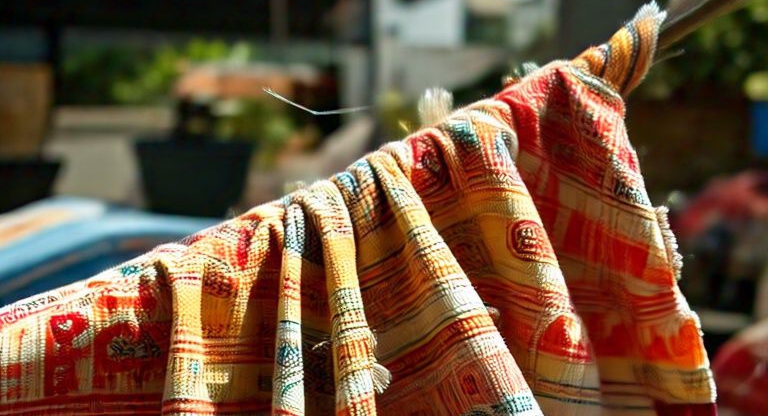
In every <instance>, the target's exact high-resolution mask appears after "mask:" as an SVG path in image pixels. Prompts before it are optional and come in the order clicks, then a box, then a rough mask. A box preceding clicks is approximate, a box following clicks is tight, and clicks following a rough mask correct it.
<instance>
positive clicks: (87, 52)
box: [62, 39, 255, 104]
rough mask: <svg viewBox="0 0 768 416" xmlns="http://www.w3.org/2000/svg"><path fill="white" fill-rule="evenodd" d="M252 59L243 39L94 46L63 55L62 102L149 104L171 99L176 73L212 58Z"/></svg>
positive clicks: (231, 61) (227, 59) (231, 60)
mask: <svg viewBox="0 0 768 416" xmlns="http://www.w3.org/2000/svg"><path fill="white" fill-rule="evenodd" d="M254 57H255V51H254V50H253V48H252V47H251V45H249V44H247V43H245V42H239V43H235V44H232V45H230V44H227V43H226V42H224V41H222V40H212V41H208V40H204V39H193V40H192V41H190V42H188V43H187V44H185V45H182V46H173V45H164V46H161V47H159V48H157V49H156V50H153V51H147V50H143V49H140V48H137V47H127V46H123V47H120V46H117V47H115V46H110V47H104V46H98V47H96V46H94V47H88V48H85V49H79V50H78V49H76V50H74V51H72V52H70V53H68V54H67V56H66V59H65V60H64V64H63V71H62V72H63V91H62V102H64V103H67V104H152V103H161V102H165V101H168V100H169V99H170V92H171V88H172V86H173V83H174V81H175V80H176V78H177V77H178V76H179V74H180V71H182V70H183V69H184V68H185V67H187V66H189V65H192V64H201V63H207V62H214V61H219V62H221V61H226V62H229V63H243V62H247V61H249V60H251V59H253V58H254Z"/></svg>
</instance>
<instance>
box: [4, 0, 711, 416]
mask: <svg viewBox="0 0 768 416" xmlns="http://www.w3.org/2000/svg"><path fill="white" fill-rule="evenodd" d="M661 20H663V13H661V12H659V10H658V8H656V7H655V6H647V7H645V8H643V9H642V10H641V12H640V13H639V14H638V16H637V17H636V19H635V20H633V21H631V22H630V23H628V25H627V27H625V28H624V29H622V30H621V31H620V32H619V33H618V34H617V35H616V36H615V37H614V38H613V39H612V40H611V41H610V42H609V43H608V44H607V45H610V47H608V46H603V47H599V48H596V49H592V50H590V51H588V52H586V53H585V54H584V55H582V56H581V57H579V58H577V59H576V60H574V61H572V62H565V61H560V62H555V63H552V64H550V65H548V66H545V67H543V68H541V69H537V70H535V71H533V72H532V73H530V74H528V75H526V76H525V77H523V78H522V79H519V80H516V81H515V82H513V83H511V84H510V85H507V86H506V87H505V88H504V90H503V91H502V92H500V93H499V94H498V95H497V96H495V97H493V98H491V99H488V100H485V101H481V102H478V103H475V104H472V105H470V106H468V107H466V108H463V109H460V110H458V111H456V112H454V113H453V114H451V115H450V116H448V117H447V118H446V119H444V120H442V121H441V122H439V123H437V124H436V125H433V126H429V127H426V128H424V129H422V130H420V131H418V132H416V133H414V134H413V135H411V136H409V137H407V138H405V139H404V140H402V141H399V142H394V143H390V144H388V145H386V146H384V147H383V148H382V149H381V150H379V151H377V152H375V153H372V154H370V155H368V156H366V157H365V158H363V159H361V160H360V161H359V162H357V163H355V164H354V165H352V166H351V167H349V169H347V170H346V171H345V172H343V173H340V174H337V175H335V176H334V177H332V178H330V179H329V180H325V181H320V182H318V183H316V184H314V185H312V186H310V187H308V188H305V189H301V190H299V191H296V192H294V193H292V194H290V195H288V196H286V197H285V198H283V199H281V200H279V201H275V202H273V203H270V204H266V205H263V206H260V207H256V208H254V209H252V210H251V211H249V212H248V213H246V214H244V215H242V216H240V217H238V218H235V219H233V220H230V221H227V222H225V223H223V224H221V225H220V226H217V227H214V228H211V229H208V230H205V231H202V232H200V233H198V234H196V235H193V236H191V237H189V238H187V239H185V240H184V241H181V242H180V243H178V244H170V245H165V246H161V247H158V248H157V249H155V250H153V251H152V252H150V253H147V254H146V255H144V256H142V257H139V258H137V259H135V260H133V261H131V262H128V263H126V264H123V265H120V266H118V267H116V268H114V269H111V270H108V271H106V272H104V273H102V274H100V275H98V276H95V277H93V278H91V279H88V280H86V281H83V282H80V283H77V284H75V285H72V286H68V287H65V288H62V289H60V290H57V291H53V292H49V293H45V294H42V295H40V296H37V297H34V298H30V299H27V300H24V301H21V302H18V303H16V304H13V305H11V306H8V307H6V308H3V309H1V310H0V415H26V414H36V415H37V414H83V415H96V414H132V415H139V414H167V415H191V414H195V415H197V414H202V415H205V414H210V415H219V414H242V415H245V414H275V415H303V414H317V415H327V414H333V413H335V414H337V415H374V414H383V415H408V416H416V415H433V414H436V415H473V416H476V415H478V416H479V415H526V416H527V415H713V414H716V410H715V405H714V399H715V397H714V386H713V384H712V381H711V377H710V371H709V364H708V361H707V357H706V354H705V352H704V349H703V347H702V342H701V337H700V331H699V326H698V322H697V321H696V317H695V315H694V314H693V313H692V312H691V311H690V309H689V308H688V306H687V304H686V302H685V300H684V298H683V297H682V295H681V294H680V293H679V290H678V289H677V283H676V277H677V276H676V275H677V262H678V258H677V254H676V252H675V246H674V237H673V236H672V235H671V232H670V231H669V230H668V228H667V226H666V222H665V219H664V213H663V210H659V209H654V208H652V207H651V206H650V204H649V202H648V198H647V194H646V192H645V190H644V187H643V182H642V177H641V176H640V172H639V168H638V163H637V158H636V156H635V153H634V151H633V150H632V147H631V145H630V144H629V141H628V140H627V136H626V131H625V127H624V124H623V120H622V118H623V112H624V106H623V101H622V99H621V94H626V93H627V92H629V90H630V89H631V88H632V87H633V86H634V85H636V84H637V82H638V81H639V80H640V79H641V78H642V76H643V75H644V73H645V72H646V71H647V69H648V63H649V62H650V60H651V59H652V58H651V56H650V55H651V54H653V51H654V45H655V42H656V36H657V30H658V25H659V24H660V22H661ZM596 51H599V53H598V52H596ZM600 59H603V61H602V63H601V61H600Z"/></svg>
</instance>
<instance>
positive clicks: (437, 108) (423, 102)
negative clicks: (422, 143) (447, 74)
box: [419, 88, 453, 126]
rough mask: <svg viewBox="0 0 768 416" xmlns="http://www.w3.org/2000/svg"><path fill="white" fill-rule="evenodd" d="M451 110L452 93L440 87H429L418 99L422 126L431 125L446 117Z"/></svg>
mask: <svg viewBox="0 0 768 416" xmlns="http://www.w3.org/2000/svg"><path fill="white" fill-rule="evenodd" d="M451 111H453V94H451V93H450V92H448V91H446V90H444V89H442V88H429V89H428V90H426V91H424V95H422V96H421V99H419V118H420V119H421V124H422V126H432V125H435V124H437V123H439V122H441V121H443V120H444V119H446V118H447V117H448V116H449V115H450V114H451Z"/></svg>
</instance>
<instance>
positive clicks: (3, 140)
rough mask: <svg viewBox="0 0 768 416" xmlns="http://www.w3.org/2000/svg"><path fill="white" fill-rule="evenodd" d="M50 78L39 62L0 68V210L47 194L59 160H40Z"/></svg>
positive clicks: (6, 65) (47, 110) (47, 109)
mask: <svg viewBox="0 0 768 416" xmlns="http://www.w3.org/2000/svg"><path fill="white" fill-rule="evenodd" d="M52 95H53V94H52V75H51V70H50V68H49V67H48V66H47V65H43V64H10V63H5V64H0V126H2V128H0V195H2V198H0V212H5V211H8V210H11V209H14V208H17V207H19V206H22V205H24V204H27V203H29V202H33V201H35V200H38V199H42V198H44V197H47V196H49V195H50V194H51V190H52V187H53V182H54V179H55V178H56V174H57V173H58V171H59V168H60V166H61V162H60V161H59V160H54V159H49V158H44V157H43V156H42V146H43V140H44V138H45V135H46V132H47V128H48V122H49V118H50V110H51V101H52Z"/></svg>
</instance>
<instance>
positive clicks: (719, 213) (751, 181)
mask: <svg viewBox="0 0 768 416" xmlns="http://www.w3.org/2000/svg"><path fill="white" fill-rule="evenodd" d="M753 220H768V172H766V171H746V172H743V173H740V174H737V175H735V176H732V177H728V178H717V179H714V180H712V181H711V182H710V183H709V184H708V185H707V187H706V188H704V190H703V191H701V192H700V193H699V194H698V195H697V196H695V197H694V198H692V199H691V200H690V201H689V202H688V204H687V205H686V207H685V208H684V209H683V210H682V211H681V212H679V213H678V215H677V216H676V220H675V221H674V222H675V224H674V229H675V232H676V233H677V235H678V237H680V238H681V239H688V238H692V237H695V236H697V235H700V234H701V233H702V232H704V231H706V230H707V229H708V228H710V227H711V226H712V225H713V224H715V223H716V222H718V221H728V222H734V223H744V222H749V221H753Z"/></svg>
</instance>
